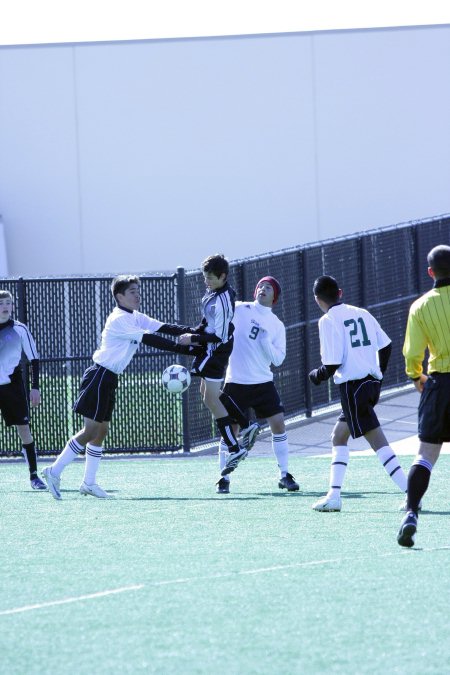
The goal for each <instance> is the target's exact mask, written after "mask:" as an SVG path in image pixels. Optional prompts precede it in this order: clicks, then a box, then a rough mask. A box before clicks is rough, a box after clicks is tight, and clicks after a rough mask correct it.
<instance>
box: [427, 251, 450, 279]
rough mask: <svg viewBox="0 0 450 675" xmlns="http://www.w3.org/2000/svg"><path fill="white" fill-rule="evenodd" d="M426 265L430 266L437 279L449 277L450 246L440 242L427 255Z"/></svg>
mask: <svg viewBox="0 0 450 675" xmlns="http://www.w3.org/2000/svg"><path fill="white" fill-rule="evenodd" d="M427 262H428V267H431V269H432V270H433V272H434V273H435V275H436V277H437V278H438V279H446V278H447V277H450V246H445V245H444V244H440V245H439V246H435V247H434V248H432V249H431V251H430V252H429V254H428V255H427Z"/></svg>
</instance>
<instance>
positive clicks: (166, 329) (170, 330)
mask: <svg viewBox="0 0 450 675" xmlns="http://www.w3.org/2000/svg"><path fill="white" fill-rule="evenodd" d="M156 332H157V333H165V334H166V335H183V333H195V332H196V330H195V328H191V327H190V326H182V325H181V324H178V323H163V325H162V326H161V327H160V328H158V330H157V331H156Z"/></svg>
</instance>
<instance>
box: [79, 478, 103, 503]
mask: <svg viewBox="0 0 450 675" xmlns="http://www.w3.org/2000/svg"><path fill="white" fill-rule="evenodd" d="M80 492H81V494H82V495H84V496H85V497H86V495H91V496H92V497H97V498H98V499H111V495H109V494H108V493H107V492H105V491H104V490H102V488H101V487H100V485H97V483H93V484H92V485H87V484H86V483H84V482H83V483H81V485H80Z"/></svg>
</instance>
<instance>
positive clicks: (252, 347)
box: [225, 301, 286, 384]
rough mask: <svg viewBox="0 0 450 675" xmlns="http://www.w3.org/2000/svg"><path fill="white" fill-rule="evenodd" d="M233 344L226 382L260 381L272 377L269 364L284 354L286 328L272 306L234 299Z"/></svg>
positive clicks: (250, 382) (266, 380)
mask: <svg viewBox="0 0 450 675" xmlns="http://www.w3.org/2000/svg"><path fill="white" fill-rule="evenodd" d="M233 323H234V345H233V351H232V352H231V356H230V360H229V361H228V368H227V372H226V375H225V382H234V383H235V384H262V383H263V382H270V381H272V380H273V373H272V371H271V369H270V365H271V364H272V363H273V364H274V365H275V366H279V365H281V364H282V363H283V361H284V357H285V356H286V329H285V327H284V324H283V323H282V321H280V319H279V318H278V317H277V316H276V315H275V314H274V313H273V312H272V308H271V307H263V306H262V305H260V304H259V302H256V301H255V302H237V303H236V307H235V312H234V318H233Z"/></svg>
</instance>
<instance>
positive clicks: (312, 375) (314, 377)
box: [308, 368, 321, 386]
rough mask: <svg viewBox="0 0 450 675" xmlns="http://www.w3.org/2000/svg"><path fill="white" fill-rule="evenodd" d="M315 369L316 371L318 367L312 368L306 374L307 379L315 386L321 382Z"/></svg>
mask: <svg viewBox="0 0 450 675" xmlns="http://www.w3.org/2000/svg"><path fill="white" fill-rule="evenodd" d="M317 371H318V368H314V370H312V371H311V372H310V373H309V375H308V377H309V381H310V382H312V383H313V384H315V385H316V386H317V385H319V384H320V382H321V381H320V380H319V378H318V376H317Z"/></svg>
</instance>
